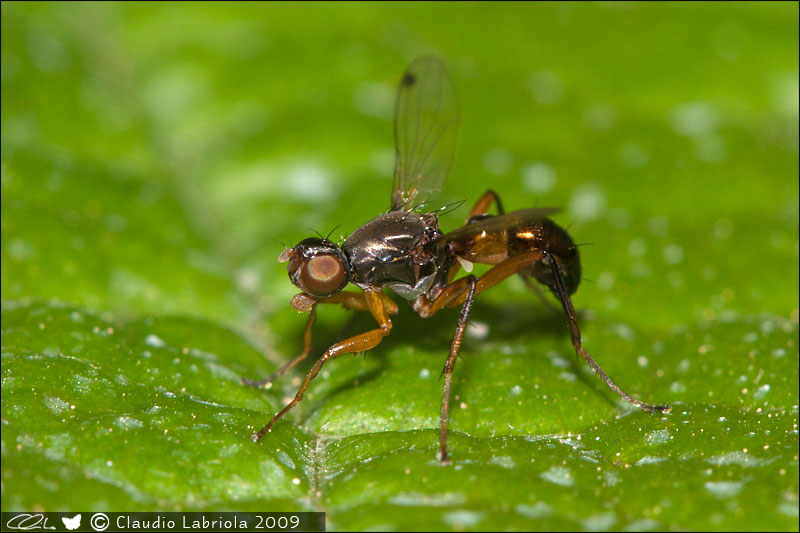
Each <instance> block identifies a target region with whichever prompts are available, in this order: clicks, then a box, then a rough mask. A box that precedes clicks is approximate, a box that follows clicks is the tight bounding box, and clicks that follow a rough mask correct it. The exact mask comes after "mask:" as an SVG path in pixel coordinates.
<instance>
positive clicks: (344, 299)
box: [242, 291, 398, 389]
mask: <svg viewBox="0 0 800 533" xmlns="http://www.w3.org/2000/svg"><path fill="white" fill-rule="evenodd" d="M380 296H381V300H382V303H383V307H384V309H385V310H386V312H387V313H389V314H390V315H396V314H397V311H398V309H397V304H396V303H395V302H394V301H393V300H392V299H391V298H389V297H388V296H387V295H386V294H384V293H381V294H380ZM321 303H327V304H341V306H342V307H344V308H345V309H353V310H355V311H369V305H368V304H367V300H366V298H365V297H364V293H363V292H353V291H341V292H337V293H336V294H334V295H332V296H330V297H328V298H315V297H313V296H311V295H309V294H306V293H304V292H303V293H300V294H298V295H296V296H295V297H294V298H292V307H293V308H294V309H295V310H297V311H300V312H307V313H308V320H307V321H306V327H305V330H304V331H303V351H301V352H300V353H299V354H297V355H296V356H295V357H294V358H293V359H292V360H291V361H289V362H288V363H286V364H284V365H283V366H282V367H280V368H279V369H278V370H276V371H275V372H273V373H272V374H270V375H269V376H267V377H265V378H264V379H248V378H242V384H243V385H247V386H248V387H256V388H259V389H269V388H270V386H271V384H272V382H273V381H275V380H276V379H278V378H279V377H281V376H282V375H284V374H285V373H286V372H288V371H289V370H291V369H292V368H294V367H295V366H296V365H297V363H299V362H300V361H302V360H303V359H305V358H306V357H308V354H309V353H311V328H312V327H313V326H314V322H316V320H317V304H321Z"/></svg>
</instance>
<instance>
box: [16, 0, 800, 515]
mask: <svg viewBox="0 0 800 533" xmlns="http://www.w3.org/2000/svg"><path fill="white" fill-rule="evenodd" d="M426 53H436V54H438V55H440V56H442V57H443V58H444V59H445V60H446V61H447V63H448V64H449V66H450V69H451V71H452V75H453V78H454V81H455V85H456V87H457V90H458V93H459V98H460V102H461V109H462V127H461V136H460V143H459V149H458V154H457V156H456V160H455V164H454V167H453V170H452V172H451V175H450V178H449V180H448V182H447V183H446V185H445V189H444V191H443V193H442V195H441V197H440V201H441V202H443V203H449V202H454V201H459V200H467V202H468V203H469V202H473V201H474V200H475V199H477V198H478V196H479V195H480V194H481V193H482V192H483V191H484V190H485V189H486V188H488V187H492V188H494V189H496V190H497V191H498V192H499V193H500V194H501V197H502V198H503V200H504V202H505V205H506V207H507V208H508V209H517V208H522V207H528V206H532V205H540V206H546V205H553V206H563V207H564V208H565V210H564V212H562V213H560V214H559V215H557V216H556V217H555V219H556V220H557V221H558V222H559V223H560V224H562V225H564V226H566V227H568V229H569V231H570V234H571V235H573V237H574V238H575V239H576V241H577V242H579V243H590V245H586V246H582V247H581V248H580V251H581V254H582V260H583V269H584V276H585V279H584V281H583V282H582V284H581V287H580V289H579V290H578V292H577V294H576V295H575V298H574V302H575V305H576V308H577V309H578V310H579V319H580V323H581V327H582V331H583V335H584V340H585V345H586V347H587V349H588V351H589V352H590V353H592V354H593V355H594V356H595V358H596V359H597V360H598V361H599V362H600V364H601V365H602V366H603V368H604V369H605V370H606V371H607V372H608V374H609V375H610V376H612V378H614V379H615V380H616V381H617V382H618V383H619V384H620V385H621V386H622V387H623V388H625V389H626V390H628V392H630V393H632V394H634V395H635V396H637V397H639V398H641V399H642V400H644V401H648V402H669V403H671V404H672V405H673V410H672V412H671V413H669V414H666V415H650V414H647V413H643V412H639V411H635V410H631V409H629V408H628V407H627V406H625V405H622V404H620V401H619V400H618V398H617V397H615V395H614V394H613V393H612V392H610V391H609V390H608V389H607V388H605V386H604V385H603V383H602V382H601V381H600V380H599V379H597V378H596V377H595V376H594V375H593V373H592V372H591V370H590V369H589V368H587V366H586V365H585V364H584V363H583V362H582V361H580V360H578V359H577V358H576V357H575V355H574V353H573V352H572V351H571V346H570V343H569V340H568V336H567V332H566V328H565V327H564V320H563V318H562V316H561V315H560V314H559V313H558V312H555V311H553V310H551V309H548V308H547V307H546V306H544V305H542V303H541V302H540V301H539V299H538V298H536V297H535V295H533V294H531V293H530V292H529V291H527V290H526V289H525V287H524V285H523V284H522V282H521V281H520V280H519V279H516V278H515V279H512V280H509V281H508V282H507V283H504V284H503V285H501V286H498V287H497V288H494V289H492V290H491V291H488V292H487V293H485V294H482V295H481V296H480V298H478V299H477V303H476V304H475V306H474V312H473V324H475V326H476V327H473V328H471V329H470V332H469V334H468V336H467V339H466V342H465V345H464V347H463V349H462V358H461V360H459V362H458V365H457V366H456V371H455V375H454V391H453V394H454V402H453V409H452V416H451V424H450V429H451V436H450V438H451V440H450V447H451V448H450V451H451V455H452V458H453V461H454V463H453V464H452V465H449V466H442V465H440V464H439V463H438V461H437V460H436V451H437V441H438V431H437V427H438V414H439V406H440V402H441V384H442V382H441V381H440V380H439V379H438V377H439V373H440V371H441V368H442V365H443V364H444V360H445V357H446V353H447V350H448V347H449V341H450V338H451V336H452V332H453V328H454V326H455V321H456V316H457V311H455V310H452V311H447V312H443V313H440V314H439V315H437V316H436V317H434V318H432V319H429V320H422V319H420V318H419V317H417V316H416V315H415V314H414V313H413V312H412V311H411V310H410V309H408V308H407V306H406V305H405V303H403V302H400V301H399V302H398V303H400V304H401V313H400V315H399V316H398V317H397V318H396V320H395V327H394V330H393V333H392V335H391V336H390V337H389V338H388V339H387V340H386V341H384V342H383V343H382V344H381V345H380V346H379V347H378V348H376V349H374V350H372V351H370V352H369V353H367V354H364V355H363V356H357V357H354V356H347V357H343V358H341V359H339V360H336V361H334V362H332V363H330V364H329V366H326V368H325V369H324V371H323V373H322V374H321V375H320V377H319V378H318V379H317V380H316V381H315V382H314V383H313V384H312V387H311V388H310V390H309V394H307V396H306V399H305V400H304V401H303V402H301V404H300V405H299V406H298V407H297V408H296V409H295V410H294V411H292V412H291V414H290V415H288V416H287V417H286V418H285V420H284V421H282V422H280V423H279V424H278V425H277V426H276V428H275V429H274V431H273V432H272V433H271V434H270V435H268V436H267V437H266V438H265V439H264V440H263V441H262V442H261V443H259V444H254V443H252V442H251V441H250V440H249V435H250V433H251V432H252V431H254V430H256V429H258V428H260V427H261V426H262V425H263V424H264V423H266V422H267V421H268V420H269V418H270V417H271V416H272V415H273V414H274V413H275V412H276V411H277V410H278V409H279V408H280V406H281V405H282V401H283V398H284V397H288V396H291V395H292V394H293V393H294V391H295V390H296V387H297V383H298V380H299V378H300V377H301V376H302V371H303V370H307V369H308V367H309V364H310V361H309V364H306V365H304V366H303V367H302V368H301V369H300V371H298V372H297V373H295V374H292V375H289V376H286V377H285V378H284V379H282V380H281V381H280V382H279V383H276V385H275V386H274V387H273V388H272V389H271V390H269V391H258V390H253V389H248V388H244V387H242V386H241V385H240V384H239V378H240V377H241V376H246V377H261V376H264V375H266V374H267V373H269V372H270V371H272V370H274V369H275V368H276V367H277V366H278V365H280V364H281V362H283V361H286V360H287V359H288V358H289V357H291V356H292V355H294V354H295V353H297V351H298V350H299V348H300V345H301V336H302V330H303V326H304V324H305V318H304V317H303V316H301V315H298V314H297V313H296V312H294V311H293V310H292V309H291V308H290V307H289V300H290V299H291V296H292V295H293V294H294V293H295V291H296V289H295V288H294V287H293V286H292V285H291V284H290V283H289V281H288V279H287V278H286V273H285V268H284V266H285V265H281V264H278V263H277V261H276V259H277V256H278V254H279V253H280V251H281V250H282V249H283V247H282V246H281V244H279V243H278V241H282V242H284V243H287V244H291V243H296V242H297V241H298V240H300V239H302V238H304V237H306V236H308V235H310V234H312V231H313V230H317V231H320V232H322V233H327V232H328V231H330V230H332V229H334V228H335V227H337V226H338V229H336V230H335V232H334V237H338V236H339V235H346V234H347V233H349V232H351V231H352V230H353V229H355V228H356V227H358V225H359V224H362V223H364V222H365V221H367V220H368V219H369V218H371V217H373V216H375V215H377V214H378V213H380V212H381V211H383V210H384V209H386V208H387V207H388V203H389V192H390V187H391V170H392V159H393V141H392V124H391V114H392V105H393V99H394V91H395V83H396V81H397V80H398V79H399V77H400V75H401V73H402V71H403V69H404V68H405V66H406V65H407V64H408V63H409V62H410V61H411V60H412V59H413V58H415V57H417V56H419V55H422V54H426ZM467 209H468V208H467V206H464V207H461V208H460V209H459V210H457V211H455V212H454V213H451V214H449V215H446V216H444V217H443V218H442V220H441V224H442V226H443V227H444V228H445V229H452V228H455V227H457V226H458V225H459V224H460V222H461V221H462V220H463V217H464V216H465V215H466V212H467ZM2 300H3V305H2V356H3V359H2V371H3V382H2V383H3V385H2V395H3V402H2V419H3V426H2V481H3V483H2V508H3V510H4V511H8V510H53V511H89V510H97V511H110V510H129V511H132V510H256V511H267V510H281V511H296V510H322V511H326V512H327V518H328V525H329V527H330V528H333V529H355V530H362V529H386V530H392V529H395V530H402V529H439V528H442V529H448V530H450V529H455V530H460V529H468V530H494V529H497V530H501V531H502V530H524V529H576V528H577V529H583V530H604V529H615V530H654V529H706V530H728V529H736V530H757V529H761V528H764V529H767V530H775V529H778V530H791V529H795V530H796V529H797V527H798V5H797V3H781V4H770V3H757V4H749V3H736V4H729V5H719V4H716V5H712V4H695V3H692V4H688V3H687V4H684V3H681V4H653V3H646V4H645V3H642V4H627V3H619V4H618V3H602V4H572V3H570V4H538V3H537V4H494V3H492V4H466V5H461V6H456V5H451V4H391V5H390V4H361V3H359V4H302V5H299V4H268V5H267V4H243V5H237V4H196V5H192V4H98V5H95V4H21V3H14V2H3V4H2ZM349 317H350V314H349V313H347V312H345V311H343V310H341V309H338V308H333V309H326V308H324V307H323V308H321V309H320V319H319V322H318V327H317V328H316V329H315V344H314V345H315V355H319V353H320V351H321V350H322V349H324V347H325V346H327V345H330V344H331V343H333V342H335V341H336V340H337V339H338V338H341V336H342V335H345V334H348V333H349V334H352V333H354V332H357V331H362V330H364V329H367V328H370V327H373V326H372V323H371V319H370V318H369V317H366V316H360V317H357V318H356V319H355V321H354V322H352V323H351V324H350V325H349V326H347V327H346V328H345V325H346V324H347V323H348V321H349V320H350V318H349ZM343 328H345V329H346V332H344V331H343Z"/></svg>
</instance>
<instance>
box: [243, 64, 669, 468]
mask: <svg viewBox="0 0 800 533" xmlns="http://www.w3.org/2000/svg"><path fill="white" fill-rule="evenodd" d="M459 120H460V117H459V111H458V104H457V101H456V97H455V91H454V89H453V84H452V81H451V79H450V76H449V75H448V73H447V70H446V68H445V65H444V63H443V61H442V60H441V59H439V58H436V57H430V56H429V57H422V58H420V59H417V60H416V61H414V62H413V63H411V65H410V66H409V67H408V69H407V70H406V72H405V74H404V75H403V77H402V79H401V80H400V86H399V89H398V93H397V101H396V103H395V116H394V137H395V168H394V179H393V184H392V196H391V205H390V209H389V211H388V212H386V213H384V214H382V215H378V216H377V217H375V218H373V219H372V220H370V221H369V222H367V223H366V224H364V225H363V226H361V227H360V228H358V229H356V230H355V231H354V232H353V233H352V234H351V235H350V236H349V237H348V238H347V239H346V240H344V242H342V243H341V244H336V243H334V242H332V241H330V240H328V239H327V238H320V237H311V238H308V239H305V240H303V241H301V242H300V243H299V244H297V245H296V246H294V247H292V248H288V249H286V250H284V251H283V253H281V255H280V257H279V258H278V260H279V261H280V262H282V263H288V264H287V269H288V272H289V279H290V280H291V282H292V283H293V284H294V285H296V286H297V287H298V288H299V289H300V290H301V291H302V292H300V293H299V294H297V295H296V296H295V297H294V298H292V302H291V305H292V307H293V308H294V309H296V310H297V311H300V312H304V313H308V320H307V322H306V327H305V331H304V334H303V350H302V352H301V353H300V354H299V355H297V356H296V357H295V358H294V359H292V360H291V361H290V362H288V363H287V364H285V365H284V366H283V367H281V368H280V369H279V370H278V371H277V372H275V373H274V374H273V375H271V376H269V377H267V378H266V379H263V380H260V381H246V383H247V384H249V385H253V386H259V387H264V386H266V385H268V384H269V383H271V382H272V381H273V380H274V379H276V378H277V377H279V376H281V375H283V374H284V373H286V371H287V370H289V369H290V368H292V367H294V366H295V365H296V364H297V363H299V362H300V361H302V360H303V359H305V358H306V357H307V356H308V355H309V353H310V351H311V330H312V327H313V325H314V321H315V319H316V312H317V306H318V305H319V304H339V305H342V306H344V307H345V308H347V309H354V310H357V311H366V312H369V313H370V314H371V315H372V317H373V318H374V319H375V322H376V323H377V326H378V327H376V328H375V329H372V330H370V331H367V332H365V333H361V334H359V335H355V336H353V337H350V338H348V339H345V340H343V341H341V342H338V343H336V344H334V345H333V346H331V347H330V348H328V349H327V350H326V351H325V353H323V354H322V356H321V357H320V358H319V359H318V360H317V362H316V363H315V364H314V366H313V367H312V368H311V370H310V371H309V372H308V374H307V375H306V377H305V379H304V380H303V383H302V384H301V385H300V389H299V390H298V391H297V394H296V395H295V396H294V398H293V399H292V400H291V401H290V402H289V403H288V404H287V405H286V406H285V407H284V408H283V409H281V410H280V412H278V414H276V415H275V416H274V417H273V418H272V420H270V421H269V423H268V424H267V425H266V426H264V427H263V428H262V429H261V431H259V432H258V433H254V434H253V440H255V441H258V440H260V439H261V438H262V437H263V436H264V434H266V433H267V432H268V431H270V429H271V428H272V426H273V425H275V423H276V422H277V421H278V420H279V419H280V418H281V417H282V416H283V415H285V414H286V413H287V412H288V411H289V410H290V409H292V408H293V407H294V406H295V405H297V403H298V402H299V401H300V400H302V399H303V394H305V392H306V390H307V389H308V387H309V385H310V384H311V381H312V380H313V379H314V378H315V377H316V376H317V374H319V372H320V370H321V369H322V367H323V366H324V365H325V363H327V362H328V361H330V360H331V359H334V358H336V357H339V356H340V355H343V354H347V353H356V352H364V351H367V350H371V349H372V348H374V347H376V346H377V345H378V344H380V342H381V341H382V340H383V339H384V337H386V336H387V335H389V333H391V331H392V320H391V318H390V315H395V314H397V312H398V307H397V304H396V303H395V302H394V301H393V300H392V299H390V298H389V296H388V295H387V294H386V292H385V290H386V289H390V290H392V291H393V292H394V293H396V294H398V295H399V296H401V297H403V298H405V299H406V300H408V301H409V302H410V303H411V308H412V309H413V310H414V311H416V312H417V314H419V316H421V317H423V318H427V317H430V316H432V315H434V314H436V313H438V312H439V311H441V310H442V309H444V308H450V307H459V306H460V307H461V314H460V316H459V318H458V322H457V324H456V329H455V333H454V335H453V341H452V343H451V344H450V353H449V355H448V356H447V360H446V362H445V365H444V370H443V371H442V374H443V376H444V386H443V394H442V409H441V432H440V438H439V442H440V460H441V461H442V462H447V461H448V454H447V419H448V413H449V407H450V387H451V378H452V374H453V369H454V368H455V364H456V360H457V358H458V353H459V350H460V349H461V343H462V340H463V337H464V330H465V329H466V326H467V321H468V320H469V315H470V310H471V309H472V303H473V301H474V299H475V296H476V295H478V294H480V293H482V292H483V291H485V290H486V289H489V288H490V287H492V286H494V285H496V284H497V283H500V282H501V281H503V280H505V279H506V278H508V277H510V276H513V275H514V274H520V275H522V276H523V278H525V279H526V281H529V278H534V279H535V280H536V281H538V282H539V283H541V284H542V285H544V286H545V287H547V288H548V289H550V291H551V292H552V293H553V294H554V295H555V297H556V298H557V299H558V300H559V302H561V306H562V308H563V310H564V314H565V315H566V319H567V324H568V327H569V333H570V338H571V340H572V346H573V347H574V349H575V351H576V353H577V354H578V355H580V356H581V357H583V358H584V359H585V360H586V362H587V363H588V364H589V365H590V366H591V367H592V368H593V369H594V371H595V372H596V373H597V374H598V375H599V376H600V378H601V379H602V380H603V381H604V382H605V383H606V385H608V386H609V387H610V388H611V390H613V391H614V392H616V393H617V394H619V395H620V396H621V397H622V398H624V399H625V400H626V401H628V402H630V403H632V404H633V405H635V406H637V407H639V408H641V409H643V410H645V411H649V412H662V411H668V410H669V409H670V407H669V406H662V405H651V404H647V403H644V402H642V401H640V400H637V399H636V398H632V397H631V396H629V395H628V394H627V393H626V392H625V391H623V390H622V389H621V388H619V387H618V386H617V385H616V384H615V383H614V382H613V381H612V380H611V378H609V377H608V376H607V375H606V373H605V372H603V370H602V369H601V368H600V365H598V364H597V362H596V361H595V360H594V359H593V358H592V356H590V355H589V353H588V352H587V351H586V350H585V349H584V348H583V344H582V342H581V334H580V329H579V328H578V321H577V319H576V317H575V310H574V309H573V307H572V300H571V299H570V295H571V294H573V293H574V292H575V291H576V290H577V288H578V284H579V283H580V280H581V264H580V258H579V255H578V248H577V247H576V246H575V243H574V242H573V241H572V238H571V237H570V236H569V235H568V234H567V232H566V231H565V230H564V229H563V228H561V227H560V226H558V225H557V224H556V223H555V222H553V221H551V220H550V219H549V218H548V217H549V216H550V215H552V214H554V213H556V212H558V211H559V210H558V209H552V208H528V209H520V210H517V211H511V212H505V211H504V210H503V205H502V203H501V202H500V198H499V196H498V195H497V193H495V192H494V191H493V190H491V189H490V190H488V191H486V193H484V194H483V196H481V198H480V199H479V200H478V201H477V202H476V203H475V206H474V207H473V208H472V211H470V213H469V215H468V216H467V219H466V222H465V225H464V226H462V227H460V228H458V229H456V230H454V231H451V232H449V233H444V232H442V231H441V229H440V228H439V220H438V217H437V215H436V213H433V212H428V213H425V212H419V211H420V206H422V205H423V204H424V202H425V200H426V199H427V198H428V197H429V196H430V195H431V194H433V193H436V192H438V191H439V190H441V187H442V184H443V183H444V180H445V177H446V176H447V174H448V172H449V170H450V166H451V164H452V161H453V156H454V154H455V146H456V139H457V136H458V125H459ZM492 205H494V207H495V209H496V210H497V212H498V214H496V215H491V214H489V210H490V208H491V207H492ZM471 263H483V264H489V265H493V266H492V267H491V268H490V269H489V270H488V271H487V272H486V273H484V274H483V275H481V276H479V277H478V276H475V275H472V274H468V275H466V276H463V277H460V278H458V279H456V276H457V275H458V273H459V271H460V269H461V268H462V267H463V268H465V270H468V271H471ZM348 284H353V285H355V286H356V287H358V288H359V289H360V291H345V290H343V289H344V288H345V287H346V286H347V285H348Z"/></svg>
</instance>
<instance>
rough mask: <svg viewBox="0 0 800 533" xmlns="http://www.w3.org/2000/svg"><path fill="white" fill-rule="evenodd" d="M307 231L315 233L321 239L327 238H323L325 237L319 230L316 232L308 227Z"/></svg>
mask: <svg viewBox="0 0 800 533" xmlns="http://www.w3.org/2000/svg"><path fill="white" fill-rule="evenodd" d="M306 229H307V230H308V231H310V232H312V233H314V234H315V235H317V237H319V238H320V239H324V238H325V237H323V236H322V233H320V232H318V231H317V230H315V229H314V228H309V227H308V226H306Z"/></svg>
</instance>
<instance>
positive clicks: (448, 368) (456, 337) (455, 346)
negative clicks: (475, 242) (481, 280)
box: [439, 276, 478, 463]
mask: <svg viewBox="0 0 800 533" xmlns="http://www.w3.org/2000/svg"><path fill="white" fill-rule="evenodd" d="M465 279H468V280H469V289H468V290H467V296H466V299H465V300H464V305H463V306H462V307H461V316H459V317H458V324H457V325H456V331H455V333H454V334H453V342H452V343H451V344H450V355H448V356H447V361H446V362H445V364H444V370H442V374H443V375H444V390H443V391H442V419H441V426H442V429H441V433H440V435H439V443H440V446H441V461H442V462H443V463H447V462H449V460H448V458H447V415H448V412H449V411H450V383H451V380H452V376H453V369H454V368H455V367H456V359H458V352H459V351H460V350H461V341H462V340H463V338H464V330H465V329H466V327H467V320H469V312H470V310H471V309H472V300H473V299H474V298H475V287H476V286H477V284H478V280H477V278H476V277H475V276H467V278H465Z"/></svg>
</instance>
